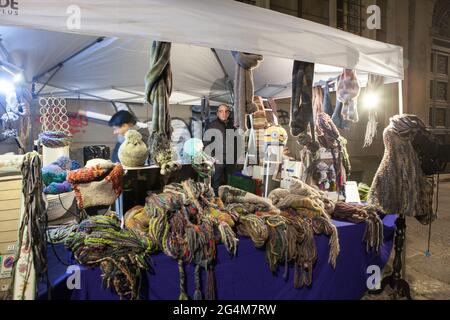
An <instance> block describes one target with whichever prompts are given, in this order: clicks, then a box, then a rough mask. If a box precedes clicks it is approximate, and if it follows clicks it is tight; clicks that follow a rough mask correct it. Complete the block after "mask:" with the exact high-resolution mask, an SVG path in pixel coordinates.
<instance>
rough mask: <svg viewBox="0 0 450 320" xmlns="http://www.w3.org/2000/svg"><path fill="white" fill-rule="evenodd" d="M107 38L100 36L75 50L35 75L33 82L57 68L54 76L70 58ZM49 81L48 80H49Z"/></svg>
mask: <svg viewBox="0 0 450 320" xmlns="http://www.w3.org/2000/svg"><path fill="white" fill-rule="evenodd" d="M105 39H106V37H99V38H97V39H96V40H95V41H94V42H92V43H91V44H88V45H87V46H86V47H84V48H82V49H81V50H78V51H77V52H75V53H74V54H72V55H71V56H69V57H68V58H66V59H64V60H63V61H61V62H59V63H57V64H55V65H54V66H53V67H51V68H49V69H47V70H45V71H44V72H41V73H40V74H38V75H36V76H34V77H33V82H38V81H39V79H40V78H42V77H43V76H45V75H46V74H47V73H49V72H51V71H53V70H55V69H56V71H55V72H54V73H53V74H52V75H51V77H53V76H54V75H55V73H56V72H58V71H59V70H60V69H61V68H62V67H63V66H64V64H65V63H66V62H67V61H69V60H71V59H73V58H75V57H76V56H77V55H79V54H80V53H82V52H84V51H86V50H87V49H89V48H91V47H93V46H94V45H96V44H97V43H100V42H102V41H103V40H105ZM48 81H50V79H49V80H48ZM48 81H47V82H48ZM45 85H47V83H45ZM45 85H44V87H45ZM41 90H42V89H41Z"/></svg>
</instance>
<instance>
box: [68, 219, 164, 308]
mask: <svg viewBox="0 0 450 320" xmlns="http://www.w3.org/2000/svg"><path fill="white" fill-rule="evenodd" d="M65 245H66V246H67V247H68V248H69V249H70V250H71V251H72V252H73V254H74V257H75V259H76V260H77V262H78V263H80V264H83V265H86V266H89V267H100V269H101V271H102V278H103V286H105V287H107V288H113V289H114V291H115V292H116V293H117V294H118V295H119V296H120V298H121V299H123V298H125V299H138V298H139V284H140V281H141V275H142V273H143V272H144V271H145V270H147V269H148V268H149V266H148V264H147V262H146V257H147V256H148V255H149V254H151V253H153V252H155V251H156V247H155V246H154V245H153V243H152V242H151V241H149V239H148V238H146V237H142V236H140V235H139V234H137V233H136V232H134V231H133V230H122V229H121V228H120V221H119V220H118V219H117V218H116V217H114V216H93V217H90V218H89V219H86V220H83V221H82V222H81V223H80V225H79V227H78V230H77V231H76V232H73V233H71V234H70V236H69V237H68V238H67V239H66V242H65Z"/></svg>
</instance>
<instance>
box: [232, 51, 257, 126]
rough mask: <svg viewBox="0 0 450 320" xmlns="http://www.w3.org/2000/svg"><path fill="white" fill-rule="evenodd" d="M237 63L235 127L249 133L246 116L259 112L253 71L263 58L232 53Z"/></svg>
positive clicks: (249, 54) (248, 54)
mask: <svg viewBox="0 0 450 320" xmlns="http://www.w3.org/2000/svg"><path fill="white" fill-rule="evenodd" d="M231 54H232V56H233V58H234V61H235V62H236V71H235V80H234V126H235V128H236V129H242V130H243V131H247V120H246V115H247V114H251V113H253V112H255V111H257V110H258V108H257V107H256V105H255V103H254V102H253V93H254V92H253V90H254V86H253V69H255V68H257V67H258V66H259V64H260V62H261V61H262V60H263V57H262V56H261V55H259V54H251V53H243V52H237V51H231Z"/></svg>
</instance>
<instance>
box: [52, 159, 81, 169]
mask: <svg viewBox="0 0 450 320" xmlns="http://www.w3.org/2000/svg"><path fill="white" fill-rule="evenodd" d="M52 164H54V165H57V166H58V167H60V168H61V169H64V170H76V169H79V168H81V166H80V164H79V163H78V162H77V161H75V160H70V159H69V157H66V156H61V157H59V158H58V159H56V161H54V162H52Z"/></svg>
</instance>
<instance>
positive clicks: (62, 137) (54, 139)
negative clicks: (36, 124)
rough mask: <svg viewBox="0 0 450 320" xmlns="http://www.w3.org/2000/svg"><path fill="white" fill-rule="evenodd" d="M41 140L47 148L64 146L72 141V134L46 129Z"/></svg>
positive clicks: (40, 137) (40, 136)
mask: <svg viewBox="0 0 450 320" xmlns="http://www.w3.org/2000/svg"><path fill="white" fill-rule="evenodd" d="M39 141H40V142H41V143H42V144H43V145H44V146H45V147H47V148H62V147H65V146H68V145H69V144H70V143H71V142H72V135H71V134H70V133H68V132H65V131H44V132H42V133H41V134H39Z"/></svg>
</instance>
